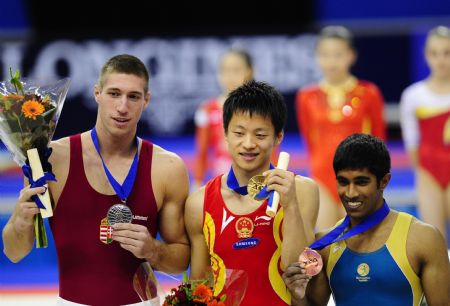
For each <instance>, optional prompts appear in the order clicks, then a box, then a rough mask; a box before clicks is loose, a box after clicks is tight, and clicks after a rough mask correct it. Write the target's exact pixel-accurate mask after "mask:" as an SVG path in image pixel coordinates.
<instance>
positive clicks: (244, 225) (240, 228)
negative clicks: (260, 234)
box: [235, 217, 254, 238]
mask: <svg viewBox="0 0 450 306" xmlns="http://www.w3.org/2000/svg"><path fill="white" fill-rule="evenodd" d="M235 228H236V232H237V235H238V238H250V237H251V236H252V234H253V229H254V225H253V221H252V219H250V218H247V217H240V218H239V219H238V220H237V221H236V225H235Z"/></svg>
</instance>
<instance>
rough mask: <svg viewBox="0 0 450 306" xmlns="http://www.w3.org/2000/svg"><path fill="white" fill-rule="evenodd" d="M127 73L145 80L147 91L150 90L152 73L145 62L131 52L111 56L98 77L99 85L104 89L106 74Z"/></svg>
mask: <svg viewBox="0 0 450 306" xmlns="http://www.w3.org/2000/svg"><path fill="white" fill-rule="evenodd" d="M113 72H116V73H126V74H133V75H136V76H138V77H141V78H143V79H144V80H145V88H144V90H145V93H147V91H148V81H149V79H150V75H149V73H148V70H147V68H146V67H145V65H144V63H143V62H142V61H141V60H140V59H138V58H137V57H135V56H133V55H129V54H120V55H116V56H113V57H111V58H110V59H109V60H108V61H107V62H106V63H105V64H104V65H103V67H102V70H101V71H100V76H99V79H98V86H99V87H100V90H102V88H103V85H104V82H105V76H106V75H107V74H109V73H113Z"/></svg>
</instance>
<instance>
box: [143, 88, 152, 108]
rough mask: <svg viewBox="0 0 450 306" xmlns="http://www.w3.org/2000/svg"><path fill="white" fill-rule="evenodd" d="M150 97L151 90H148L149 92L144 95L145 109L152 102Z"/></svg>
mask: <svg viewBox="0 0 450 306" xmlns="http://www.w3.org/2000/svg"><path fill="white" fill-rule="evenodd" d="M150 98H151V93H150V91H148V92H147V94H146V95H145V97H144V100H145V102H144V109H146V108H147V106H148V105H149V104H150Z"/></svg>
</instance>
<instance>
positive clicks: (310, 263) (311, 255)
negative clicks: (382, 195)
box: [299, 201, 390, 276]
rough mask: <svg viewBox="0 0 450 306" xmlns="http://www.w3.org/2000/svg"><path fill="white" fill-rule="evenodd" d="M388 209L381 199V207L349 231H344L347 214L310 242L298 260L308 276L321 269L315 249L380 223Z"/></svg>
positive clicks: (319, 259) (317, 272) (348, 218)
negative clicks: (331, 228) (327, 231)
mask: <svg viewBox="0 0 450 306" xmlns="http://www.w3.org/2000/svg"><path fill="white" fill-rule="evenodd" d="M389 211H390V209H389V206H387V204H386V201H383V206H381V208H379V209H378V210H377V211H375V212H374V213H373V214H371V215H370V216H368V217H367V218H366V219H364V220H363V221H362V222H361V223H359V224H357V225H356V226H354V227H352V228H351V229H350V230H349V231H347V232H346V233H344V231H345V229H346V228H347V227H348V226H349V225H350V217H349V215H347V216H346V217H345V218H344V220H343V221H342V223H341V224H339V225H338V226H336V227H335V228H334V229H333V230H331V231H330V232H329V233H328V234H326V235H325V236H323V237H322V238H320V239H319V240H317V241H315V242H314V243H312V244H311V245H310V246H309V247H308V248H306V249H305V250H304V251H303V252H302V253H301V254H300V257H299V262H302V263H304V264H305V270H306V274H307V275H309V276H314V275H317V274H319V272H320V271H321V270H322V267H323V261H322V257H321V256H320V254H319V253H318V252H317V251H316V250H321V249H323V248H324V247H326V246H328V245H330V244H333V243H335V242H338V241H341V240H345V239H348V238H350V237H353V236H355V235H358V234H361V233H363V232H365V231H367V230H369V229H371V228H372V227H374V226H375V225H377V224H380V223H381V221H383V220H384V218H386V216H387V215H388V214H389ZM343 233H344V234H343Z"/></svg>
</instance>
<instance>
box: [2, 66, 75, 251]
mask: <svg viewBox="0 0 450 306" xmlns="http://www.w3.org/2000/svg"><path fill="white" fill-rule="evenodd" d="M10 73H11V79H10V80H8V81H2V82H0V138H1V140H2V142H3V143H4V144H5V146H6V148H7V149H8V151H9V152H10V153H11V155H12V157H13V160H14V161H15V162H16V163H17V164H18V165H19V166H21V167H22V170H23V172H24V175H25V176H26V177H27V178H28V180H29V182H30V185H31V187H40V186H45V187H46V182H47V181H49V180H56V178H55V177H54V175H53V173H52V167H51V164H50V163H49V162H48V158H49V156H50V154H51V150H50V149H49V148H48V145H49V143H50V141H51V139H52V137H53V134H54V132H55V128H56V124H57V122H58V119H59V116H60V114H61V110H62V107H63V104H64V100H65V98H66V95H67V91H68V89H69V85H70V80H69V79H68V78H65V79H62V80H59V81H51V82H45V81H41V82H37V81H34V80H31V79H23V80H21V79H20V73H19V71H18V70H17V71H16V72H15V74H14V75H13V73H12V70H11V69H10ZM33 200H34V201H35V202H36V204H37V205H38V207H39V208H40V209H41V210H40V213H39V214H37V215H36V217H35V235H36V247H38V248H40V247H47V236H46V233H45V228H44V224H43V220H42V217H43V216H44V217H50V216H52V207H51V203H50V197H49V194H48V191H46V192H45V193H43V194H41V195H38V196H34V197H33Z"/></svg>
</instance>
